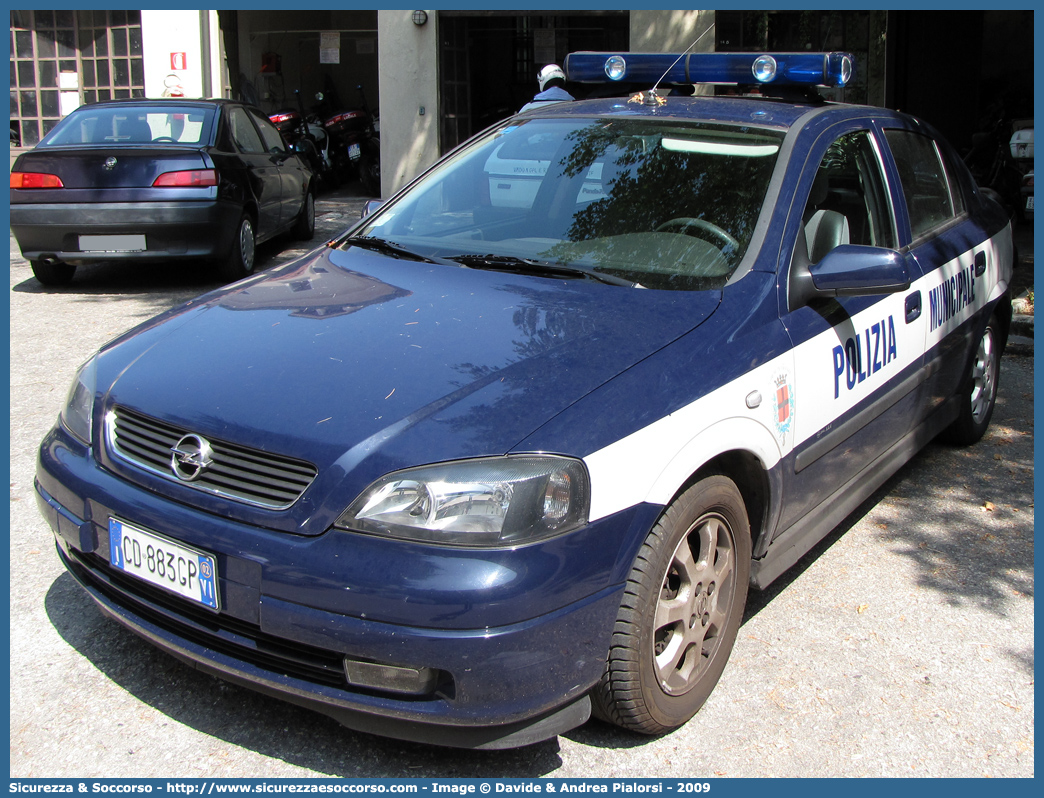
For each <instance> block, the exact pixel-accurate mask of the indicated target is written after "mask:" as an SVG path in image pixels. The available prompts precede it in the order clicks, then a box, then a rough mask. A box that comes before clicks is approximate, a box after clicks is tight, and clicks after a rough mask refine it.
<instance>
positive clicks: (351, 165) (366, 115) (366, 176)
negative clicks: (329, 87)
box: [316, 86, 381, 196]
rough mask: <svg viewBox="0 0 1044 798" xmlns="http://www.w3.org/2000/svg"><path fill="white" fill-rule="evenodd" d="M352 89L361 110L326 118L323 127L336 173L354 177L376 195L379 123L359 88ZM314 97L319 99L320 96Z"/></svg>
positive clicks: (378, 167)
mask: <svg viewBox="0 0 1044 798" xmlns="http://www.w3.org/2000/svg"><path fill="white" fill-rule="evenodd" d="M356 89H357V90H358V91H359V95H360V97H361V99H362V107H361V108H353V109H349V110H345V111H338V112H337V113H334V114H330V115H329V116H326V118H325V119H324V121H323V127H324V128H325V129H326V131H327V133H328V134H329V136H330V139H331V151H332V152H333V161H334V164H335V167H336V168H337V169H338V171H339V173H340V174H341V175H342V176H343V177H344V178H345V179H347V178H349V177H350V176H352V175H354V176H357V177H358V178H359V181H360V182H361V183H362V186H363V189H365V190H366V192H367V193H369V194H372V195H374V196H380V193H381V138H380V122H379V120H378V119H377V118H376V117H375V116H374V114H372V113H371V112H370V108H369V105H368V104H367V102H366V95H365V93H364V92H363V88H362V86H356ZM316 97H317V98H320V99H321V97H322V95H316Z"/></svg>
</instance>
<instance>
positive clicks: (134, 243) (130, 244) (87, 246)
mask: <svg viewBox="0 0 1044 798" xmlns="http://www.w3.org/2000/svg"><path fill="white" fill-rule="evenodd" d="M144 251H145V236H144V235H125V236H80V252H144Z"/></svg>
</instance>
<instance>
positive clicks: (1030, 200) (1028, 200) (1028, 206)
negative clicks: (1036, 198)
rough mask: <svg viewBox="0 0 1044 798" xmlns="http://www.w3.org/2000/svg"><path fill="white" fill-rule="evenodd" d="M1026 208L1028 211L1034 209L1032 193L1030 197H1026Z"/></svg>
mask: <svg viewBox="0 0 1044 798" xmlns="http://www.w3.org/2000/svg"><path fill="white" fill-rule="evenodd" d="M1026 210H1027V211H1032V210H1033V195H1032V194H1030V195H1029V196H1028V197H1026Z"/></svg>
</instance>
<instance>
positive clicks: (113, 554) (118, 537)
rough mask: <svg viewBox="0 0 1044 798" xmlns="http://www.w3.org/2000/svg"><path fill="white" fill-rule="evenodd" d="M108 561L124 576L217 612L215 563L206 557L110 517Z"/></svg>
mask: <svg viewBox="0 0 1044 798" xmlns="http://www.w3.org/2000/svg"><path fill="white" fill-rule="evenodd" d="M109 561H110V562H111V563H112V565H113V567H114V568H118V569H120V570H121V571H124V572H125V573H128V574H133V575H134V576H136V577H138V578H139V579H144V580H145V581H146V582H149V583H150V584H153V585H156V586H157V587H161V588H163V589H165V590H169V591H171V592H172V593H177V594H178V595H179V596H184V597H185V598H187V599H190V600H191V601H194V602H196V603H198V604H202V605H203V606H205V607H210V609H212V610H216V609H218V598H217V564H216V563H215V562H214V558H213V557H212V556H211V555H209V554H204V553H203V552H201V551H197V550H196V549H192V548H189V547H188V546H184V545H182V544H181V543H175V542H174V541H172V540H168V539H167V538H165V537H161V536H160V535H157V534H156V533H155V532H146V531H145V530H144V529H139V528H138V527H136V526H131V525H130V524H128V523H126V522H124V521H118V520H116V519H115V518H110V519H109Z"/></svg>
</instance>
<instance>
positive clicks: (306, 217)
mask: <svg viewBox="0 0 1044 798" xmlns="http://www.w3.org/2000/svg"><path fill="white" fill-rule="evenodd" d="M314 235H315V197H314V196H313V195H312V192H311V191H309V192H308V193H307V194H305V200H304V205H302V206H301V213H300V214H298V216H297V221H296V222H295V223H294V238H297V239H299V240H300V241H311V240H312V237H313V236H314Z"/></svg>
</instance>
